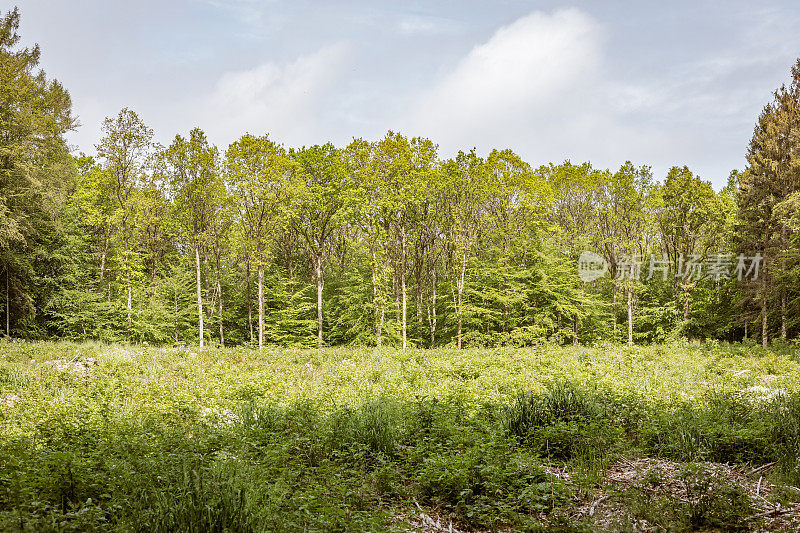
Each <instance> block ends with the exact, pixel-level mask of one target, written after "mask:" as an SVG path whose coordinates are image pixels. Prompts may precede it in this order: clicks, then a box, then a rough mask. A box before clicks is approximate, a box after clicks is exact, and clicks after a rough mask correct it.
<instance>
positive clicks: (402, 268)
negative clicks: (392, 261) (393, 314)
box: [400, 225, 408, 350]
mask: <svg viewBox="0 0 800 533" xmlns="http://www.w3.org/2000/svg"><path fill="white" fill-rule="evenodd" d="M400 240H401V248H402V252H401V253H402V257H401V258H400V293H401V294H402V299H403V324H402V331H403V350H405V349H406V348H407V347H408V341H407V339H406V312H407V308H406V306H407V303H406V227H405V225H403V226H402V228H401V236H400Z"/></svg>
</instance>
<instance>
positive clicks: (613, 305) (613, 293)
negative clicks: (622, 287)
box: [611, 274, 617, 342]
mask: <svg viewBox="0 0 800 533" xmlns="http://www.w3.org/2000/svg"><path fill="white" fill-rule="evenodd" d="M612 276H613V274H612ZM611 302H612V303H611V331H612V333H613V337H614V341H615V342H616V339H617V280H616V279H613V278H612V279H611Z"/></svg>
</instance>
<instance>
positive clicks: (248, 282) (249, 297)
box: [245, 256, 254, 344]
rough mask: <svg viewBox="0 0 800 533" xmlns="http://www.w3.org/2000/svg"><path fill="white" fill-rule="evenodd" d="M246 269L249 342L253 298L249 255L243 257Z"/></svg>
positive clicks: (251, 326)
mask: <svg viewBox="0 0 800 533" xmlns="http://www.w3.org/2000/svg"><path fill="white" fill-rule="evenodd" d="M245 265H246V267H245V268H246V269H247V272H246V274H247V325H248V326H249V327H250V344H252V343H253V339H254V336H253V299H252V297H251V296H250V257H249V256H248V257H247V258H246V259H245Z"/></svg>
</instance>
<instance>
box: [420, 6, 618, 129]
mask: <svg viewBox="0 0 800 533" xmlns="http://www.w3.org/2000/svg"><path fill="white" fill-rule="evenodd" d="M601 45H602V31H601V28H600V26H599V24H597V23H596V22H595V21H594V20H593V19H592V18H591V17H589V16H588V15H586V14H585V13H584V12H582V11H580V10H578V9H564V10H558V11H555V12H553V13H552V14H548V13H543V12H539V11H537V12H533V13H531V14H529V15H527V16H525V17H522V18H520V19H518V20H516V21H515V22H513V23H512V24H510V25H508V26H504V27H502V28H500V29H499V30H497V31H496V32H495V33H494V35H493V36H492V37H491V38H490V39H489V40H488V41H486V42H485V43H483V44H480V45H478V46H476V47H474V48H473V49H472V50H471V51H470V52H469V53H468V54H467V55H466V56H465V57H464V58H463V59H462V60H461V61H460V62H459V63H458V65H457V66H456V67H455V68H454V69H453V70H452V71H451V72H450V73H449V74H448V75H447V76H445V77H444V79H442V80H441V81H439V82H438V83H437V84H436V85H435V86H434V87H433V88H432V89H430V90H429V91H428V92H427V93H426V94H424V95H422V96H421V98H420V99H419V101H418V102H417V104H416V106H415V108H414V109H413V110H412V112H411V116H410V117H409V119H408V121H407V122H408V127H410V128H413V129H414V130H415V131H421V132H425V134H426V135H433V136H434V137H441V138H442V140H443V143H445V144H450V142H448V141H450V140H452V141H453V142H456V143H459V142H460V143H462V144H463V143H464V142H467V143H469V142H474V141H473V139H475V138H476V137H485V134H486V133H490V132H491V133H497V132H499V131H500V130H506V131H508V129H509V128H511V129H515V130H517V131H519V130H518V128H519V127H520V126H522V125H523V124H525V123H527V122H528V121H529V120H530V119H532V118H535V117H536V116H537V115H539V114H540V113H541V112H545V113H546V112H548V111H549V110H550V109H551V106H552V105H553V104H554V103H555V102H558V101H560V100H563V96H564V93H565V92H568V91H571V89H572V88H573V86H574V85H576V84H580V83H582V82H583V81H584V80H586V79H587V78H589V77H591V76H593V74H594V73H595V71H596V70H597V69H598V66H599V63H600V59H601V53H600V52H601ZM445 139H446V140H445Z"/></svg>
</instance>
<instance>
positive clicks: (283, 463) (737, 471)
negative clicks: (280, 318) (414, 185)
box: [0, 342, 800, 532]
mask: <svg viewBox="0 0 800 533" xmlns="http://www.w3.org/2000/svg"><path fill="white" fill-rule="evenodd" d="M0 354H2V366H0V394H1V395H2V396H0V399H1V401H2V404H1V407H2V418H1V419H0V526H2V530H7V531H108V530H114V531H117V530H118V531H220V532H222V531H231V532H233V531H439V530H441V531H445V530H449V528H450V527H452V528H453V530H454V531H547V530H562V531H596V530H608V531H620V530H631V531H633V530H651V531H660V530H661V531H666V530H678V531H683V530H687V531H688V530H742V531H746V530H757V529H759V528H762V529H764V528H768V529H781V528H783V529H786V530H790V529H791V528H792V527H794V526H796V525H797V523H798V522H797V521H796V519H795V514H794V513H795V510H796V509H795V503H794V502H795V501H800V489H796V488H795V487H796V486H798V485H800V461H799V460H798V449H800V448H798V446H800V362H799V359H800V358H798V350H797V348H793V347H790V346H786V347H783V348H781V347H776V348H772V349H767V350H765V349H762V348H760V347H756V346H753V345H748V344H734V345H720V344H717V343H713V344H699V343H698V344H692V343H688V342H680V343H674V344H665V345H658V346H650V347H632V348H628V347H619V346H612V345H608V346H596V347H590V348H587V347H577V346H576V347H560V346H550V345H543V346H541V347H538V348H530V349H469V350H462V351H458V350H453V349H441V350H424V351H423V350H408V351H401V350H396V349H383V350H378V349H370V348H325V349H320V350H316V349H310V350H293V349H285V348H275V349H263V350H260V351H259V350H256V349H250V348H231V349H209V348H205V349H203V350H202V351H200V350H198V349H197V348H196V347H188V348H184V347H174V348H164V347H149V346H140V345H139V346H133V345H104V344H99V343H97V344H91V343H83V344H76V343H68V342H59V343H24V342H19V343H17V342H15V343H5V344H2V345H1V347H0Z"/></svg>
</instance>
